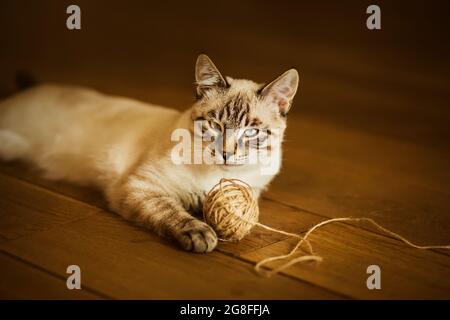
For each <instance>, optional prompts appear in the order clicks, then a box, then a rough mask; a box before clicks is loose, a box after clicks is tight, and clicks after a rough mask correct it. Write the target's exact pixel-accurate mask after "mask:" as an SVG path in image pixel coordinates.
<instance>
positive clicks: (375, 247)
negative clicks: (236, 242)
mask: <svg viewBox="0 0 450 320" xmlns="http://www.w3.org/2000/svg"><path fill="white" fill-rule="evenodd" d="M310 240H311V244H312V246H313V248H314V250H315V253H316V254H318V255H320V256H321V257H322V258H323V261H322V262H321V263H306V264H298V265H294V266H292V267H290V268H288V269H286V270H284V271H282V272H283V273H286V274H289V275H291V276H293V277H298V278H299V279H308V281H311V282H312V283H314V284H316V285H319V286H322V287H325V288H328V289H330V290H333V291H339V292H341V293H343V294H346V295H348V296H350V297H353V298H358V299H450V258H449V257H447V256H445V255H441V254H439V253H436V252H433V251H424V250H418V249H414V248H409V247H407V246H406V245H404V244H402V243H400V242H399V241H396V240H392V239H388V238H385V237H383V236H380V235H377V234H375V233H370V232H367V231H364V230H361V229H360V228H358V227H357V226H349V225H346V224H336V225H330V226H326V227H324V228H323V229H321V230H319V231H317V232H316V233H315V234H313V235H312V236H311V237H310ZM295 243H296V242H295V241H293V240H292V239H291V240H285V241H281V242H278V243H276V244H273V245H269V246H267V247H264V248H262V249H259V250H256V251H253V252H250V253H247V254H244V255H243V256H242V257H243V258H244V259H248V260H249V261H260V260H261V259H264V258H267V257H270V256H277V255H280V254H283V253H287V252H289V250H290V249H291V248H292V247H293V245H294V244H295ZM302 254H305V253H304V252H303V253H302ZM279 265H281V262H274V263H271V264H268V266H269V267H276V266H279ZM370 265H377V266H379V267H380V269H381V290H369V289H368V288H367V286H366V280H367V278H368V277H369V275H368V274H367V273H366V271H367V267H368V266H370Z"/></svg>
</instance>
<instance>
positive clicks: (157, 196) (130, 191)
mask: <svg viewBox="0 0 450 320" xmlns="http://www.w3.org/2000/svg"><path fill="white" fill-rule="evenodd" d="M107 197H108V201H109V202H110V205H111V208H112V209H113V210H114V211H116V212H117V213H119V214H120V215H122V216H123V217H125V218H126V219H128V220H131V221H134V222H137V223H138V224H139V225H142V226H144V227H146V228H148V229H150V230H152V231H154V232H156V233H157V234H158V235H160V236H163V237H168V238H171V239H174V240H175V241H177V242H178V244H179V245H180V246H181V247H182V248H183V249H185V250H188V251H193V252H210V251H212V250H213V249H214V248H215V247H216V245H217V236H216V233H215V232H214V230H213V229H212V228H211V227H210V226H208V225H207V224H206V223H204V222H203V221H200V220H198V219H196V218H195V217H193V216H192V215H191V214H189V213H188V212H187V211H186V210H185V208H183V206H182V205H181V202H180V201H178V200H177V199H176V198H174V197H171V196H170V195H168V194H167V193H165V192H163V191H162V190H158V188H155V185H154V184H151V183H149V182H148V181H142V180H136V178H131V179H129V180H128V181H127V182H126V183H124V184H122V185H121V186H120V187H116V188H115V189H114V190H112V191H111V192H108V194H107Z"/></svg>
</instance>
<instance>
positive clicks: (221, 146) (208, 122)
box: [191, 54, 299, 165]
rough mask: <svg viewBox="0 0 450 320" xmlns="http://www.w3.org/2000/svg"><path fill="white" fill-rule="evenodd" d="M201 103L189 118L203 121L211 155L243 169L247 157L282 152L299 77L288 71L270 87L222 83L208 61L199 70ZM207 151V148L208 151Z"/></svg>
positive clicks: (232, 81)
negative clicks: (262, 152)
mask: <svg viewBox="0 0 450 320" xmlns="http://www.w3.org/2000/svg"><path fill="white" fill-rule="evenodd" d="M195 79H196V94H197V101H196V103H195V104H194V106H193V108H192V113H191V118H192V120H193V121H197V122H196V123H197V124H198V123H199V122H200V121H201V128H202V131H201V134H202V135H203V136H207V137H209V138H210V140H212V141H215V142H216V143H215V146H216V148H212V147H211V146H210V147H209V149H210V152H211V155H212V156H213V157H214V158H215V159H216V160H219V163H220V160H222V164H225V165H241V164H245V163H247V161H248V157H249V152H250V151H254V152H256V153H259V152H261V151H264V152H267V151H268V152H269V153H270V152H271V151H273V150H279V149H280V147H281V142H282V140H283V135H284V130H285V128H286V115H287V113H288V111H289V109H290V107H291V105H292V100H293V98H294V96H295V93H296V92H297V87H298V82H299V76H298V72H297V70H295V69H290V70H288V71H286V72H285V73H283V74H282V75H281V76H279V77H278V78H276V79H275V80H273V81H272V82H270V83H268V84H258V83H255V82H253V81H250V80H241V79H233V78H231V77H223V76H222V74H221V73H220V71H219V70H218V69H217V67H216V66H215V65H214V63H213V62H212V61H211V60H210V59H209V58H208V56H206V55H204V54H201V55H199V57H198V58H197V63H196V66H195ZM204 148H208V147H204Z"/></svg>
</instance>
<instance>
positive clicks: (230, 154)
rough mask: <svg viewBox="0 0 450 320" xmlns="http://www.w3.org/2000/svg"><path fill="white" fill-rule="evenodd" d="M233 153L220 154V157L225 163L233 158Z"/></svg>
mask: <svg viewBox="0 0 450 320" xmlns="http://www.w3.org/2000/svg"><path fill="white" fill-rule="evenodd" d="M233 154H234V152H225V151H224V152H222V157H223V160H225V162H226V161H227V160H228V159H230V158H231V157H232V156H233Z"/></svg>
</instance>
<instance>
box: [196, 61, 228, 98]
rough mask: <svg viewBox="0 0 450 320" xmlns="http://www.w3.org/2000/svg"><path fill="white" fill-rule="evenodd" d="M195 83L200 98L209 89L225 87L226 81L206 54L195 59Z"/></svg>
mask: <svg viewBox="0 0 450 320" xmlns="http://www.w3.org/2000/svg"><path fill="white" fill-rule="evenodd" d="M195 82H196V84H197V95H199V96H200V97H201V96H203V94H204V93H205V92H206V91H208V90H210V89H215V88H226V87H227V82H226V80H225V79H224V77H222V75H221V74H220V72H219V70H218V69H217V67H216V66H215V65H214V63H213V62H212V61H211V59H210V58H209V57H208V56H207V55H206V54H200V55H199V56H198V58H197V63H196V64H195Z"/></svg>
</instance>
